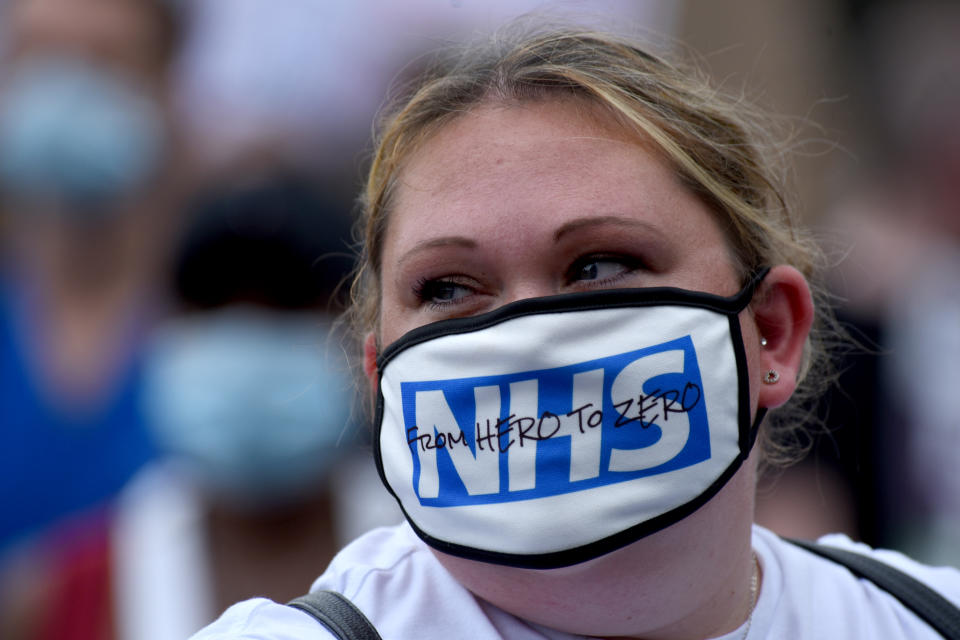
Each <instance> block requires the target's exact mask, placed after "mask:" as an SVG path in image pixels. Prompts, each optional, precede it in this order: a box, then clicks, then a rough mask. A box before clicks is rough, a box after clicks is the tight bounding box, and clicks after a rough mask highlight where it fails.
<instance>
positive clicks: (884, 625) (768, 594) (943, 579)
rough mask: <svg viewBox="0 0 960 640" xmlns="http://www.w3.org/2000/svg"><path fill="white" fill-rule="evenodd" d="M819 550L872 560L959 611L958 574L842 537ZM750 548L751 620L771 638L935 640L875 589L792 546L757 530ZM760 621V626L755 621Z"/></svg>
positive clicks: (911, 615)
mask: <svg viewBox="0 0 960 640" xmlns="http://www.w3.org/2000/svg"><path fill="white" fill-rule="evenodd" d="M818 542H819V543H820V544H823V545H828V546H831V547H835V548H838V549H844V550H847V551H852V552H854V553H860V554H863V555H865V556H868V557H872V558H875V559H877V560H880V561H881V562H884V563H886V564H887V565H889V566H892V567H894V568H896V569H899V570H901V571H903V572H904V573H907V574H908V575H910V576H912V577H914V578H916V579H917V580H919V581H921V582H922V583H924V584H926V585H927V586H929V587H930V588H932V589H934V590H935V591H937V592H939V593H940V594H942V595H943V596H944V597H945V598H947V599H948V600H949V601H951V602H952V603H954V604H955V605H957V606H960V571H957V570H956V569H953V568H947V567H939V568H938V567H929V566H926V565H923V564H920V563H918V562H916V561H914V560H911V559H910V558H908V557H906V556H904V555H903V554H901V553H898V552H895V551H890V550H880V549H872V548H870V547H868V546H866V545H863V544H859V543H855V542H853V541H851V540H850V539H849V538H847V537H846V536H841V535H831V536H826V537H824V538H821V539H820V540H819V541H818ZM754 548H755V549H756V551H757V554H758V556H759V557H760V560H761V564H762V567H763V588H762V592H761V596H760V598H761V599H760V601H758V605H757V612H756V614H757V619H755V624H757V623H758V622H760V623H761V625H763V626H768V628H769V629H770V631H771V632H772V633H773V635H772V636H771V637H775V636H776V634H777V633H780V634H786V635H784V637H793V638H807V637H811V638H812V637H826V636H825V635H824V634H828V635H829V636H830V637H837V638H846V637H851V638H852V637H871V638H878V639H881V638H882V639H891V640H892V639H900V638H903V639H907V638H909V639H911V640H914V639H918V638H938V637H939V636H938V635H936V634H935V633H934V632H933V631H932V629H930V627H929V626H928V625H927V624H926V623H924V622H923V621H922V620H920V618H918V617H917V616H916V615H915V614H914V613H913V612H912V611H910V610H909V609H907V608H906V607H905V606H904V605H902V604H901V603H900V602H899V601H898V600H896V599H895V598H894V597H893V596H892V595H890V594H889V593H888V592H886V591H885V590H883V589H882V588H881V587H878V586H877V585H875V584H873V583H872V582H870V581H868V580H864V579H860V578H857V577H856V576H854V575H853V574H852V573H850V571H848V570H847V569H846V568H845V567H843V566H841V565H839V564H837V563H835V562H833V561H831V560H827V559H825V558H821V557H819V556H817V555H814V554H813V553H810V552H809V551H806V550H804V549H802V548H800V547H798V546H796V545H793V544H791V543H789V542H787V541H785V540H783V539H781V538H779V537H778V536H776V535H775V534H773V533H771V532H769V531H766V530H765V529H762V528H759V527H757V528H755V530H754ZM761 619H762V620H761Z"/></svg>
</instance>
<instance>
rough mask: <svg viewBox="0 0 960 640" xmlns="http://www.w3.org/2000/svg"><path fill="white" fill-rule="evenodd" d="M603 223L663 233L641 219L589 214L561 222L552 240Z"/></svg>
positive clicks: (658, 233) (657, 233) (557, 240)
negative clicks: (588, 215)
mask: <svg viewBox="0 0 960 640" xmlns="http://www.w3.org/2000/svg"><path fill="white" fill-rule="evenodd" d="M605 225H617V226H622V227H634V228H640V229H643V230H644V231H647V232H648V233H653V234H656V235H658V236H660V235H663V232H662V231H661V230H660V229H659V228H657V227H656V226H654V225H652V224H650V223H649V222H645V221H643V220H635V219H633V218H625V217H621V216H590V217H584V218H577V219H576V220H571V221H570V222H567V223H565V224H563V225H562V226H561V227H560V228H559V229H557V230H556V231H555V232H554V234H553V241H554V242H559V241H560V239H561V238H563V236H565V235H567V234H569V233H572V232H574V231H578V230H580V229H584V228H588V227H600V226H605Z"/></svg>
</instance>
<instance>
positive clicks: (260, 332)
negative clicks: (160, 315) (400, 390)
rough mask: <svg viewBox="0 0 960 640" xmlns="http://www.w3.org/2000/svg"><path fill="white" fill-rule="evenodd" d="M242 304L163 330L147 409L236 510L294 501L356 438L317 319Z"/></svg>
mask: <svg viewBox="0 0 960 640" xmlns="http://www.w3.org/2000/svg"><path fill="white" fill-rule="evenodd" d="M289 315H290V314H281V313H271V312H267V311H258V310H255V309H252V308H247V307H243V308H237V309H229V310H223V311H218V312H208V313H204V314H202V315H200V316H198V317H195V318H188V319H184V320H180V321H176V322H173V323H171V324H170V325H168V326H166V327H164V328H163V329H162V330H160V331H159V332H158V334H157V336H156V339H155V341H154V343H153V344H152V347H151V350H150V352H149V357H148V360H147V366H146V372H145V374H146V380H145V408H146V410H147V414H148V417H149V418H150V419H151V421H152V425H153V427H154V428H155V430H156V434H157V437H158V439H159V440H160V445H161V447H163V448H164V449H166V450H167V451H168V452H169V453H170V454H171V455H173V456H175V457H179V458H182V459H184V460H185V461H186V462H187V463H188V464H189V465H190V467H191V468H192V470H193V471H194V473H195V475H196V477H197V478H198V479H199V480H200V482H201V484H202V485H203V486H204V487H206V488H207V489H209V490H210V491H212V492H213V493H214V494H216V495H218V496H219V497H220V498H222V499H225V500H226V501H228V502H229V503H231V504H233V505H235V506H239V507H249V508H259V507H263V506H269V505H273V504H278V503H281V504H282V503H284V502H289V501H291V500H295V499H296V498H297V497H298V496H300V495H302V494H303V493H304V492H306V491H309V490H310V489H311V488H313V487H316V486H317V485H318V484H319V483H320V482H322V480H323V477H324V476H325V475H326V473H327V472H328V471H329V469H330V467H331V466H332V464H333V463H334V462H336V460H337V458H338V457H340V456H342V455H343V454H344V452H345V451H348V450H349V449H348V444H349V443H351V442H353V439H352V434H351V433H349V430H350V428H351V427H350V417H351V415H350V413H351V406H352V399H353V387H352V383H351V378H350V376H349V373H348V371H347V364H346V361H345V358H344V355H343V354H342V352H341V350H340V348H339V345H338V344H336V341H334V340H329V342H330V344H329V345H326V342H327V341H328V338H327V337H326V336H327V333H326V327H325V325H323V324H322V322H320V321H318V318H317V316H315V315H311V316H309V317H306V318H305V317H300V316H295V317H293V318H291V317H288V316H289Z"/></svg>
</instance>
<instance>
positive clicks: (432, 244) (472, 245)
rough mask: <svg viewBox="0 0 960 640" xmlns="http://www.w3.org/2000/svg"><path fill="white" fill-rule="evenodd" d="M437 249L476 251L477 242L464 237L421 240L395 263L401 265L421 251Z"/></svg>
mask: <svg viewBox="0 0 960 640" xmlns="http://www.w3.org/2000/svg"><path fill="white" fill-rule="evenodd" d="M438 247H464V248H466V249H476V248H477V242H476V241H475V240H472V239H471V238H467V237H466V236H442V237H440V238H431V239H429V240H423V241H421V242H418V243H417V244H415V245H414V246H413V248H412V249H410V251H407V252H406V253H405V254H403V256H401V258H400V259H399V260H398V261H397V264H403V263H404V262H406V261H407V260H409V259H410V258H412V257H413V256H415V255H416V254H418V253H421V252H423V251H427V250H429V249H436V248H438Z"/></svg>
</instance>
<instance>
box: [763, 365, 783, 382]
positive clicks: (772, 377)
mask: <svg viewBox="0 0 960 640" xmlns="http://www.w3.org/2000/svg"><path fill="white" fill-rule="evenodd" d="M779 381H780V374H779V373H777V371H776V370H774V369H770V370H769V371H767V374H766V375H765V376H763V384H777V382H779Z"/></svg>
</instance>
